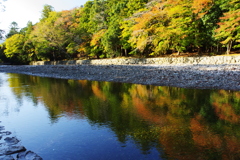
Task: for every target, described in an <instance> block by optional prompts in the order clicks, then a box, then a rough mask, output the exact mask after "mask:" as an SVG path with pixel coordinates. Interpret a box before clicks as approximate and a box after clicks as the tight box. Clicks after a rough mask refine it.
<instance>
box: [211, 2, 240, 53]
mask: <svg viewBox="0 0 240 160" xmlns="http://www.w3.org/2000/svg"><path fill="white" fill-rule="evenodd" d="M228 5H229V6H228V7H229V11H227V12H225V13H224V16H223V17H221V18H220V20H221V21H220V22H219V23H218V25H219V28H218V29H216V30H215V31H216V33H217V34H216V38H217V39H219V40H220V41H221V43H222V44H223V45H225V46H226V47H227V51H226V54H229V53H230V51H231V48H232V45H234V47H235V48H239V47H240V44H239V42H240V4H239V0H230V2H229V3H228ZM236 42H238V43H236Z"/></svg>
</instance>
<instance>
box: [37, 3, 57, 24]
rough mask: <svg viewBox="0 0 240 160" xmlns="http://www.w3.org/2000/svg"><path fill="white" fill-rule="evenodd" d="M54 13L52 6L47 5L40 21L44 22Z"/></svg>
mask: <svg viewBox="0 0 240 160" xmlns="http://www.w3.org/2000/svg"><path fill="white" fill-rule="evenodd" d="M52 11H54V8H53V7H52V6H51V5H48V4H45V5H44V6H43V10H42V17H41V19H40V21H43V20H45V19H47V18H48V17H49V14H50V12H52Z"/></svg>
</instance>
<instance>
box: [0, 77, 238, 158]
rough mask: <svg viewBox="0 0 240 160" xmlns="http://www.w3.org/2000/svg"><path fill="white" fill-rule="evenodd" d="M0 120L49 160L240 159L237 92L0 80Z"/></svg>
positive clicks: (102, 83)
mask: <svg viewBox="0 0 240 160" xmlns="http://www.w3.org/2000/svg"><path fill="white" fill-rule="evenodd" d="M0 121H2V122H1V125H4V126H5V128H6V130H8V131H11V132H13V135H14V136H16V137H17V138H18V139H20V140H21V142H20V143H21V144H22V145H23V146H25V147H26V148H27V149H28V150H32V151H33V152H35V153H37V154H38V155H39V156H41V157H42V158H43V159H46V160H56V159H57V160H68V159H69V160H79V159H83V160H93V159H98V160H101V159H102V160H107V159H114V160H118V159H131V160H132V159H138V160H140V159H179V160H181V159H184V160H185V159H239V158H240V92H236V91H226V90H199V89H183V88H174V87H167V86H147V85H137V84H126V83H112V82H97V81H86V80H63V79H54V78H43V77H35V76H28V75H21V74H8V73H0Z"/></svg>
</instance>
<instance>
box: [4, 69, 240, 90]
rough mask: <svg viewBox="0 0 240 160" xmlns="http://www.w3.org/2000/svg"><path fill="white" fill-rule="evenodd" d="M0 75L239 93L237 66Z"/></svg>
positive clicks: (11, 71) (20, 71)
mask: <svg viewBox="0 0 240 160" xmlns="http://www.w3.org/2000/svg"><path fill="white" fill-rule="evenodd" d="M0 72H9V73H21V74H27V75H34V76H42V77H53V78H62V79H78V80H80V79H85V80H94V81H113V82H123V83H136V84H145V85H157V86H174V87H183V88H199V89H225V90H240V65H238V64H230V65H225V64H223V65H164V66H163V65H72V66H69V65H68V66H67V65H43V66H28V65H26V66H24V65H23V66H11V65H7V66H4V65H2V66H0Z"/></svg>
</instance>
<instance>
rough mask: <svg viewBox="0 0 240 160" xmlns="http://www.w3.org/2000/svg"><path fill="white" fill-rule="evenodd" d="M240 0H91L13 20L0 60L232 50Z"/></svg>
mask: <svg viewBox="0 0 240 160" xmlns="http://www.w3.org/2000/svg"><path fill="white" fill-rule="evenodd" d="M239 2H240V0H90V1H87V2H86V3H85V5H84V6H81V7H78V8H74V9H71V10H64V11H60V12H57V11H55V10H54V7H53V6H50V5H45V6H44V7H43V9H42V12H41V13H42V15H41V18H40V19H39V22H37V23H36V24H33V23H32V22H30V21H29V22H28V23H27V25H26V27H24V28H21V29H20V28H19V27H18V24H17V23H16V22H12V23H11V24H10V30H9V33H6V35H4V36H1V37H2V38H4V39H5V42H4V43H2V44H1V45H0V62H1V61H2V62H11V63H14V64H28V63H29V62H31V61H37V60H51V61H56V60H70V59H86V58H87V59H89V58H114V57H125V56H131V57H158V56H169V55H172V54H174V55H181V54H183V53H185V54H187V53H197V54H198V55H203V54H204V55H209V56H211V55H216V54H230V53H231V52H232V51H235V52H237V53H238V52H239V48H240V3H239Z"/></svg>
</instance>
